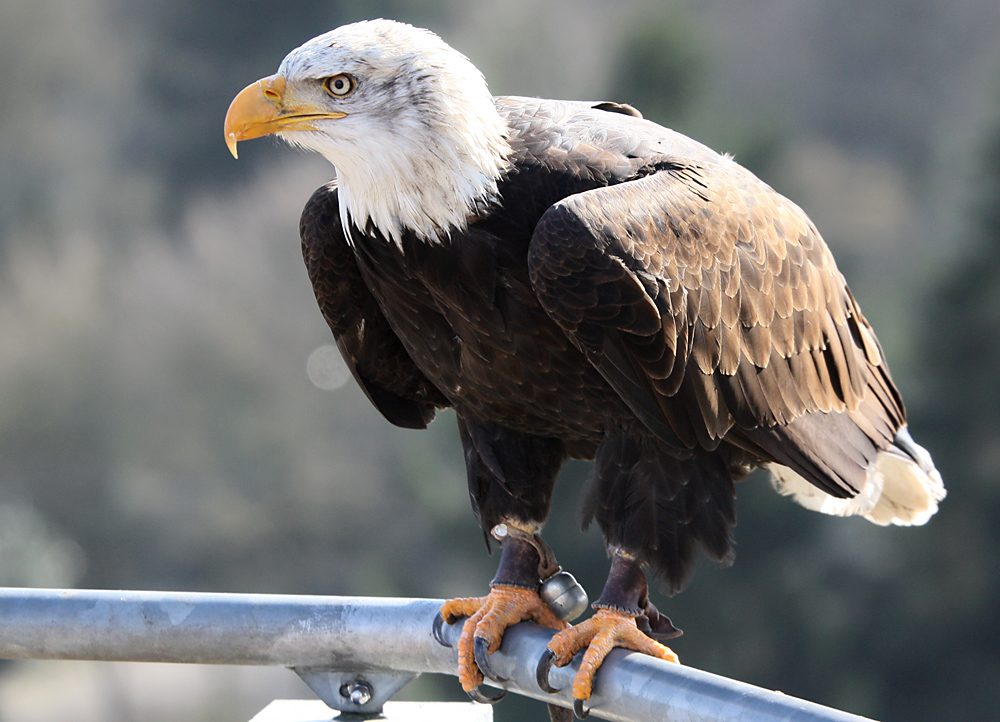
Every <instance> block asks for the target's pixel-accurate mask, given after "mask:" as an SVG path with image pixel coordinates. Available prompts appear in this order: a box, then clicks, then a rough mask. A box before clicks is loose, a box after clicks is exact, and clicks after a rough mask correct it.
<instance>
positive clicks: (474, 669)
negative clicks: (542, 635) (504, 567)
mask: <svg viewBox="0 0 1000 722" xmlns="http://www.w3.org/2000/svg"><path fill="white" fill-rule="evenodd" d="M441 617H442V618H443V619H444V621H446V622H448V623H449V624H451V623H453V622H454V621H455V620H457V619H459V618H461V617H467V619H466V620H465V624H464V625H463V626H462V634H461V636H460V637H459V639H458V681H459V682H461V683H462V689H464V690H465V691H466V692H468V693H469V694H470V695H472V696H473V698H474V699H475V698H476V697H475V694H476V691H477V690H478V687H479V685H481V684H482V683H483V680H484V677H483V674H484V673H485V674H486V675H488V676H490V677H492V678H494V679H496V675H494V674H493V673H492V670H491V669H490V666H489V658H488V655H489V654H492V653H493V652H495V651H497V649H499V647H500V642H501V641H502V640H503V633H504V631H505V630H506V629H507V627H512V626H513V625H515V624H517V623H518V622H524V621H528V620H531V621H533V622H537V623H538V624H541V625H542V626H543V627H549V628H550V629H560V630H561V629H566V628H567V627H568V626H569V625H568V624H566V622H563V621H561V620H560V619H559V618H558V617H556V615H555V614H553V613H552V610H551V609H549V606H548V605H547V604H546V603H545V602H543V601H542V598H541V597H539V596H538V593H537V592H535V591H532V590H529V589H521V588H519V587H508V586H503V585H500V584H495V585H494V586H493V588H492V589H491V590H490V593H489V595H488V596H485V597H471V598H465V599H451V600H449V601H447V602H445V603H444V604H443V605H441ZM499 681H505V680H502V679H501V680H499Z"/></svg>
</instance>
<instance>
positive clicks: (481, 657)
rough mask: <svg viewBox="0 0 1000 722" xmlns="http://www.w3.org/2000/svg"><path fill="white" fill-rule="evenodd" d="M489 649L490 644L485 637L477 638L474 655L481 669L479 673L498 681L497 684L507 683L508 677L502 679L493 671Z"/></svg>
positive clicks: (474, 643)
mask: <svg viewBox="0 0 1000 722" xmlns="http://www.w3.org/2000/svg"><path fill="white" fill-rule="evenodd" d="M489 647H490V643H489V642H487V641H486V639H484V638H483V637H476V638H475V640H474V641H473V643H472V654H473V656H474V657H475V658H476V665H477V666H478V667H479V671H480V672H482V673H483V675H484V676H486V677H488V678H489V679H493V680H496V681H497V682H507V681H508V680H507V678H506V677H501V676H500V675H499V674H497V673H496V671H495V670H494V669H493V663H492V662H490V652H489Z"/></svg>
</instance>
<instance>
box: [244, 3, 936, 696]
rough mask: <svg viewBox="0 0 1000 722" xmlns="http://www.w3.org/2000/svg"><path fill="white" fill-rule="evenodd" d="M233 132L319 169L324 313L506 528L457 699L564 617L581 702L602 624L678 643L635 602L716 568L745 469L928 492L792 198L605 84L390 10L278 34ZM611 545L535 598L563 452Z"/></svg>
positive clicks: (834, 490) (598, 651) (838, 504)
mask: <svg viewBox="0 0 1000 722" xmlns="http://www.w3.org/2000/svg"><path fill="white" fill-rule="evenodd" d="M225 133H226V142H227V144H228V145H229V147H230V150H231V151H232V152H233V154H234V155H235V154H236V144H237V142H238V141H241V140H246V139H251V138H257V137H260V136H265V135H268V134H277V135H278V136H279V137H281V138H283V139H285V140H286V141H288V142H290V143H292V144H294V145H297V146H301V147H303V148H306V149H309V150H313V151H316V152H319V153H321V154H322V155H323V156H325V157H326V158H327V159H328V160H329V161H330V162H331V163H332V164H333V165H334V166H335V167H336V175H337V180H336V181H334V182H331V183H329V184H327V185H325V186H323V187H321V188H320V189H319V190H317V191H316V192H315V194H314V195H313V196H312V198H311V199H310V200H309V202H308V203H307V205H306V207H305V210H304V212H303V214H302V219H301V224H300V231H301V238H302V250H303V254H304V257H305V262H306V267H307V270H308V274H309V278H310V280H311V281H312V284H313V287H314V289H315V293H316V298H317V300H318V302H319V307H320V310H321V311H322V314H323V316H324V318H325V319H326V321H327V323H328V324H329V326H330V328H331V330H332V331H333V335H334V338H335V339H336V341H337V344H338V346H339V348H340V351H341V352H342V354H343V356H344V359H345V361H346V362H347V364H348V366H349V367H350V369H351V371H352V373H353V375H354V378H355V380H356V381H357V383H358V384H359V385H360V387H361V389H362V390H363V391H364V392H365V394H366V395H367V396H368V398H369V399H370V400H371V402H372V404H374V406H375V407H376V408H377V409H378V410H379V411H380V412H381V413H382V414H383V415H384V416H385V418H386V419H388V421H390V422H391V423H393V424H396V425H398V426H402V427H406V428H424V427H426V426H427V424H428V423H430V421H431V420H432V419H433V418H434V415H435V412H436V411H437V410H438V409H442V408H445V407H451V408H453V409H454V410H455V412H456V415H457V419H458V427H459V433H460V435H461V440H462V444H463V448H464V451H465V460H466V464H467V468H468V483H469V492H470V495H471V498H472V506H473V510H474V512H475V514H476V516H477V517H478V520H479V522H480V524H481V525H482V527H483V529H484V531H485V532H487V533H489V532H492V533H493V535H494V536H496V537H497V538H498V539H499V540H501V541H502V553H501V559H500V565H499V569H498V571H497V574H496V577H495V578H494V580H493V582H492V584H491V589H490V592H489V594H488V595H487V596H485V597H481V598H473V599H456V600H450V601H448V602H446V603H445V604H444V606H443V607H442V610H441V616H442V618H443V619H444V620H445V621H448V622H453V621H455V620H457V619H460V618H462V617H466V621H465V622H464V628H463V632H462V635H461V640H460V642H459V667H460V669H459V678H460V680H461V682H462V684H463V687H464V688H465V689H466V690H467V691H469V692H470V694H472V695H473V696H474V698H476V699H484V698H485V697H486V695H485V693H484V692H481V691H480V690H479V686H480V684H481V683H482V682H483V681H484V673H485V674H486V675H487V676H492V670H491V669H490V664H489V654H490V653H491V652H493V651H495V650H496V648H497V647H498V646H499V644H500V640H501V637H502V635H503V631H504V629H506V628H507V627H508V626H511V625H513V624H516V623H517V622H519V621H522V620H526V619H532V620H535V621H537V622H539V623H540V624H543V625H547V626H549V627H552V628H553V629H556V630H559V631H558V633H557V634H556V635H555V636H554V637H553V639H552V642H551V643H550V645H549V652H548V653H547V655H546V656H545V658H543V659H542V660H541V662H540V664H539V669H538V679H539V684H540V685H541V686H542V687H543V688H545V689H550V688H549V687H548V681H547V678H548V677H547V673H548V669H549V668H550V666H551V665H552V664H556V665H565V664H568V663H569V662H570V660H571V659H572V657H573V655H574V654H575V653H576V652H578V651H579V650H581V649H586V653H585V655H584V659H583V662H582V665H581V668H580V671H579V673H578V674H577V676H576V679H575V681H574V685H573V694H574V697H575V699H576V700H577V711H578V712H580V713H581V714H582V713H583V706H582V701H583V700H587V699H589V697H590V694H591V684H592V679H593V676H594V673H595V671H596V670H597V668H598V667H599V665H600V664H601V661H602V660H603V658H604V656H605V655H606V654H607V652H608V651H609V650H610V649H611V648H612V647H615V646H622V647H626V648H629V649H634V650H638V651H642V652H645V653H648V654H653V655H656V656H658V657H661V658H663V659H672V660H676V657H675V656H674V655H673V653H672V652H671V651H670V650H669V649H668V648H667V647H665V646H663V645H662V644H660V643H659V642H657V641H655V638H665V637H669V636H672V635H675V634H677V633H678V631H677V630H676V629H675V628H674V627H673V625H672V624H671V623H670V621H669V620H668V619H667V618H666V617H665V616H663V615H661V614H660V613H659V612H658V610H657V609H656V607H655V606H654V605H653V603H652V602H651V601H650V598H649V593H648V587H647V581H646V576H645V571H644V570H646V571H652V572H653V573H657V574H659V575H660V576H661V577H662V579H663V580H664V582H665V585H666V587H667V589H668V590H669V591H671V592H674V591H677V590H679V589H680V588H681V587H682V586H683V585H684V583H685V582H686V581H687V579H688V577H689V575H690V573H691V569H692V566H693V562H694V558H695V550H696V549H698V548H700V549H701V550H702V551H703V552H705V553H706V554H707V556H708V557H710V558H711V559H714V560H719V561H730V560H731V559H732V555H733V537H732V529H733V526H734V523H735V519H736V515H735V507H734V496H735V491H734V484H733V482H734V480H737V479H740V478H742V477H743V476H745V475H746V474H747V473H748V472H749V471H751V470H752V469H754V468H756V467H767V468H769V469H770V470H771V472H772V473H773V478H774V484H775V486H776V487H777V489H778V491H780V492H781V493H783V494H786V495H789V496H791V497H793V498H794V499H795V500H797V501H799V502H801V503H802V504H804V505H805V506H807V507H809V508H811V509H815V510H818V511H821V512H825V513H829V514H837V515H860V516H863V517H865V518H867V519H869V520H871V521H872V522H874V523H876V524H882V525H886V524H898V525H913V524H923V523H924V522H926V521H927V520H928V519H929V518H930V516H931V515H933V514H934V513H935V511H936V510H937V506H938V502H939V501H940V500H941V499H942V498H943V497H944V494H945V491H944V486H943V484H942V481H941V477H940V475H939V473H938V472H937V470H936V469H935V468H934V464H933V462H932V461H931V458H930V455H929V454H928V453H927V452H926V451H925V450H924V449H923V448H921V447H920V446H918V445H917V444H916V443H915V442H914V441H913V440H912V438H911V437H910V435H909V433H908V431H907V427H906V413H905V411H904V407H903V401H902V399H901V398H900V395H899V392H898V391H897V389H896V386H895V385H894V384H893V381H892V378H891V376H890V374H889V369H888V367H887V365H886V361H885V358H884V356H883V353H882V349H881V347H880V345H879V342H878V341H877V339H876V337H875V334H874V332H873V331H872V328H871V326H870V325H869V323H868V321H867V320H865V317H864V316H863V315H862V314H861V310H860V309H859V308H858V304H857V303H856V301H855V300H854V297H853V296H852V295H851V292H850V290H849V289H848V288H847V285H846V284H845V281H844V278H843V277H842V276H841V274H840V272H839V271H838V270H837V267H836V265H835V264H834V260H833V257H832V255H831V253H830V251H829V249H828V248H827V246H826V244H825V243H824V242H823V240H822V238H821V237H820V234H819V232H818V231H817V230H816V228H815V227H814V225H813V224H812V222H811V221H810V220H809V218H808V217H807V216H806V215H805V213H803V211H802V210H800V209H799V208H798V207H797V206H796V205H795V204H794V203H792V202H791V201H789V200H788V199H786V198H784V197H782V196H781V195H779V194H778V193H776V192H775V191H773V190H772V189H771V188H770V187H768V186H767V185H765V184H764V183H763V182H761V181H760V180H758V179H757V178H756V177H755V176H754V175H753V174H752V173H750V172H749V171H747V170H746V169H744V168H742V167H740V166H739V165H737V164H736V163H735V162H734V161H733V160H732V159H731V158H730V157H728V156H726V155H720V154H719V153H716V152H715V151H713V150H710V149H709V148H707V147H705V146H704V145H702V144H700V143H698V142H696V141H694V140H691V139H690V138H687V137H685V136H683V135H681V134H679V133H676V132H674V131H672V130H668V129H666V128H663V127H661V126H659V125H657V124H655V123H652V122H650V121H649V120H645V119H643V118H642V116H641V114H640V113H639V112H638V111H636V110H635V109H633V108H632V107H630V106H628V105H623V104H619V103H613V102H568V101H558V100H541V99H537V98H525V97H493V96H492V95H491V94H490V92H489V90H488V88H487V85H486V82H485V80H484V79H483V76H482V75H481V74H480V72H479V71H478V70H477V69H476V68H475V67H474V66H473V65H472V63H471V62H470V61H469V60H468V59H467V58H465V57H464V56H463V55H461V54H460V53H459V52H457V51H456V50H454V49H452V48H451V47H449V46H448V45H446V44H445V43H444V42H443V41H442V40H441V39H440V38H438V37H437V36H436V35H434V34H433V33H431V32H429V31H427V30H422V29H418V28H414V27H411V26H409V25H405V24H401V23H398V22H393V21H388V20H373V21H366V22H360V23H356V24H352V25H346V26H344V27H341V28H338V29H336V30H333V31H331V32H329V33H326V34H324V35H320V36H319V37H317V38H315V39H313V40H310V41H309V42H307V43H305V44H304V45H302V46H301V47H299V48H297V49H295V50H293V51H292V52H291V53H289V54H288V56H287V57H286V58H285V59H284V60H283V61H282V62H281V65H280V67H279V68H278V72H277V73H276V74H275V75H272V76H270V77H267V78H264V79H262V80H259V81H257V82H255V83H253V84H251V85H249V86H248V87H247V88H246V89H244V90H243V91H242V92H241V93H239V95H237V96H236V98H235V99H234V100H233V102H232V105H231V106H230V108H229V112H228V115H227V117H226V121H225ZM570 458H577V459H594V460H595V472H594V478H593V482H592V485H591V488H590V490H589V493H588V494H587V496H586V498H585V501H584V505H583V506H584V515H585V519H586V523H590V522H596V523H597V525H598V526H599V527H600V529H601V531H602V532H603V535H604V539H605V541H606V544H607V550H608V553H609V555H610V557H611V565H610V573H609V575H608V580H607V584H606V586H605V588H604V590H603V592H602V594H601V596H600V598H599V599H598V600H597V601H596V602H595V603H594V605H593V606H594V608H595V609H596V610H597V611H596V613H595V615H594V616H592V617H591V618H590V619H588V620H586V621H585V622H583V623H581V624H578V625H576V626H569V625H568V624H567V623H566V622H565V621H563V620H562V619H560V618H559V617H558V616H556V614H555V613H554V612H553V609H552V608H551V607H550V606H549V605H548V604H547V603H546V602H545V601H542V598H541V597H540V596H539V589H540V587H541V586H542V585H543V582H545V580H546V579H547V578H548V577H550V576H551V575H552V573H553V571H555V570H558V568H559V567H558V564H557V563H555V561H554V555H553V554H552V551H551V550H550V549H549V548H548V546H547V545H546V544H545V542H544V541H543V540H542V539H541V536H540V531H541V529H542V525H543V523H544V522H545V519H546V516H547V514H548V511H549V505H550V501H551V498H552V488H553V483H554V481H555V478H556V475H557V473H558V472H559V469H560V467H561V466H562V465H563V462H564V461H566V460H567V459H570Z"/></svg>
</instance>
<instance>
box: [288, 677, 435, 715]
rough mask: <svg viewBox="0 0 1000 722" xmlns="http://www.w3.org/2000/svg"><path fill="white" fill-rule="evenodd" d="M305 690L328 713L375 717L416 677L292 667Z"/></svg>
mask: <svg viewBox="0 0 1000 722" xmlns="http://www.w3.org/2000/svg"><path fill="white" fill-rule="evenodd" d="M292 671H293V672H295V674H297V675H299V677H301V678H302V681H303V682H305V683H306V684H307V685H309V689H311V690H312V691H313V692H315V693H316V696H317V697H319V698H320V699H321V700H323V702H324V703H326V705H327V707H330V708H331V709H336V710H340V711H341V712H350V713H352V714H358V715H363V716H366V717H376V716H378V715H380V714H382V706H383V705H384V704H385V703H386V702H387V701H388V700H389V698H391V697H392V696H393V695H394V694H396V692H398V691H399V690H401V689H402V688H403V687H404V686H405V685H406V684H407V683H408V682H409V681H410V680H412V679H414V678H415V677H417V676H418V675H417V674H416V673H414V672H394V671H392V670H384V669H379V670H367V671H365V672H358V671H355V670H342V669H330V668H328V667H292Z"/></svg>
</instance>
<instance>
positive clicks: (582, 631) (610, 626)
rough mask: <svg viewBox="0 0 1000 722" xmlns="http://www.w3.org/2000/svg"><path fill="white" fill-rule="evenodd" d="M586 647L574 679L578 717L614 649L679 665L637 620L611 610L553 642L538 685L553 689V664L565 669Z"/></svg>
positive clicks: (674, 657) (564, 633)
mask: <svg viewBox="0 0 1000 722" xmlns="http://www.w3.org/2000/svg"><path fill="white" fill-rule="evenodd" d="M584 647H586V648H587V651H586V652H585V653H584V655H583V662H582V663H581V664H580V670H579V671H578V672H577V673H576V677H575V678H574V679H573V698H574V699H575V700H576V705H575V706H576V710H577V712H578V714H579V713H580V712H581V711H582V702H583V701H585V700H588V699H590V694H591V691H592V689H593V684H594V674H595V673H596V672H597V669H598V668H599V667H600V666H601V663H602V662H604V658H605V657H607V656H608V652H610V651H611V650H612V649H614V648H615V647H623V648H624V649H631V650H632V651H634V652H642V653H644V654H649V655H651V656H653V657H657V658H659V659H665V660H667V661H668V662H680V660H679V659H678V658H677V655H676V654H674V653H673V652H672V651H671V650H670V649H669V648H668V647H665V646H663V645H662V644H660V643H659V642H657V641H655V640H653V639H652V638H650V637H649V636H647V635H646V634H645V633H644V632H641V631H639V628H638V627H637V626H636V623H635V617H633V616H630V615H628V614H623V613H621V612H616V611H614V610H611V609H598V610H597V613H596V614H595V615H594V616H593V617H591V618H590V619H588V620H586V621H584V622H581V623H580V624H577V625H576V626H575V627H571V628H569V629H565V630H563V631H562V632H559V634H557V635H555V636H554V637H553V638H552V640H551V641H550V642H549V651H548V652H547V653H546V655H545V656H544V657H542V659H541V661H540V662H539V664H538V682H539V685H541V686H542V688H543V689H550V688H549V686H548V671H549V669H550V668H551V666H552V664H555V665H556V666H557V667H565V666H566V665H567V664H569V663H570V662H571V661H573V655H575V654H576V653H577V652H579V651H580V650H581V649H583V648H584ZM580 716H585V715H580Z"/></svg>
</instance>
